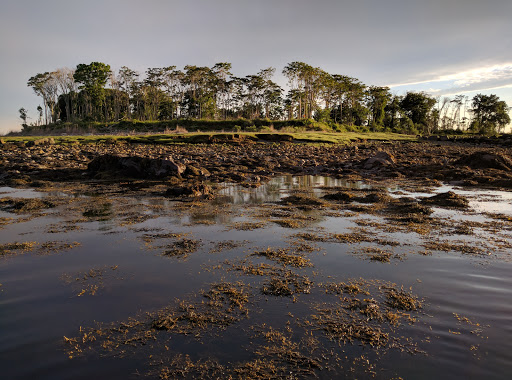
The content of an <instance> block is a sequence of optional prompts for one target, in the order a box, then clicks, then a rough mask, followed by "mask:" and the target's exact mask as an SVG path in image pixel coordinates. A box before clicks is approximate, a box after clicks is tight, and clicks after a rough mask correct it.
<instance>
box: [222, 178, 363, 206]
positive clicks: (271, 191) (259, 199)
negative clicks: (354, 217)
mask: <svg viewBox="0 0 512 380" xmlns="http://www.w3.org/2000/svg"><path fill="white" fill-rule="evenodd" d="M327 187H329V188H335V187H342V188H347V189H365V188H370V186H369V185H367V184H365V183H364V182H362V181H347V180H345V179H339V178H331V177H324V176H298V177H297V176H291V175H288V176H278V177H274V178H272V179H271V180H270V181H269V182H266V183H263V184H261V186H258V187H248V186H243V185H239V184H224V187H223V188H222V189H221V190H220V191H219V198H218V199H217V202H220V203H231V204H236V205H241V204H262V203H271V202H279V201H280V200H281V199H283V198H284V197H287V196H289V195H290V194H291V193H293V192H294V191H307V192H309V193H311V194H312V195H315V196H321V195H323V194H324V193H325V188H327Z"/></svg>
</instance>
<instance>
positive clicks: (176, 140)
mask: <svg viewBox="0 0 512 380" xmlns="http://www.w3.org/2000/svg"><path fill="white" fill-rule="evenodd" d="M361 140H374V141H396V140H409V141H414V140H416V137H415V136H410V135H401V134H396V133H382V132H368V133H359V132H298V133H293V132H292V133H277V132H273V133H254V132H241V133H218V132H206V133H201V132H195V133H168V134H139V135H81V136H75V135H73V136H46V137H41V136H15V137H3V138H2V141H3V142H4V143H9V142H11V143H25V144H29V145H30V144H36V145H37V144H41V145H44V144H53V143H55V144H65V145H67V144H96V143H120V142H125V143H131V144H187V143H188V144H211V143H220V144H222V143H242V142H258V141H259V142H288V143H326V144H347V143H350V142H352V141H361Z"/></svg>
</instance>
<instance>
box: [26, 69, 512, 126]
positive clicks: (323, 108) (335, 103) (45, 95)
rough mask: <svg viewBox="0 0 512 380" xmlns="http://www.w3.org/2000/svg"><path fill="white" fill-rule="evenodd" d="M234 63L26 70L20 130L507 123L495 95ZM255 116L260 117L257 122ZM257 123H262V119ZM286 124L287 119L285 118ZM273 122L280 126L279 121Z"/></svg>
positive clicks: (504, 110)
mask: <svg viewBox="0 0 512 380" xmlns="http://www.w3.org/2000/svg"><path fill="white" fill-rule="evenodd" d="M231 68H232V67H231V64H230V63H227V62H222V63H216V64H215V65H213V66H212V67H206V66H204V67H199V66H193V65H187V66H185V67H184V68H183V69H182V70H180V69H178V68H177V67H176V66H167V67H155V68H148V69H147V70H146V71H145V73H144V74H143V75H141V74H140V73H138V72H136V71H134V70H131V69H130V68H128V67H126V66H123V67H121V68H120V69H119V70H118V71H117V72H115V71H113V70H112V69H111V67H110V65H108V64H105V63H102V62H91V63H90V64H79V65H77V67H76V68H75V69H70V68H60V69H56V70H55V71H52V72H44V73H38V74H36V75H34V76H32V77H31V78H30V79H29V80H28V82H27V85H28V86H29V87H31V88H32V89H33V91H34V93H35V94H36V95H37V96H39V97H41V99H42V106H41V105H40V106H39V107H38V108H37V116H36V118H35V119H34V118H32V122H31V123H30V124H29V123H28V119H29V117H28V111H27V110H26V109H25V108H20V109H19V113H20V118H21V119H22V125H23V127H24V129H29V128H31V127H37V126H42V125H55V124H62V123H64V124H66V123H67V124H77V123H121V122H147V123H151V122H165V121H176V120H179V121H182V124H187V122H188V125H190V123H191V121H195V122H196V123H198V122H200V121H201V122H208V121H219V122H220V123H217V125H223V123H222V121H224V125H226V126H236V125H242V126H246V125H261V124H262V123H263V124H266V125H273V124H277V125H296V124H297V123H295V124H294V123H293V121H303V123H302V124H300V125H316V126H317V127H318V126H320V129H324V130H331V131H346V130H349V131H350V130H357V131H389V132H399V133H407V134H433V133H439V132H446V131H454V132H463V131H471V132H474V133H482V134H494V133H500V132H502V131H503V130H504V128H505V126H506V125H507V124H509V123H510V116H509V112H508V110H509V108H508V106H507V104H506V103H505V102H504V101H502V100H500V99H499V98H498V97H497V96H496V95H492V94H491V95H483V94H478V95H476V96H475V97H473V98H472V99H469V98H468V97H467V96H464V95H457V96H455V97H454V98H449V97H432V96H430V95H428V94H427V93H424V92H408V93H407V94H405V95H395V94H392V93H391V91H390V89H389V88H388V87H380V86H372V85H366V84H364V83H362V82H361V81H360V80H359V79H357V78H353V77H350V76H346V75H340V74H330V73H328V72H326V71H324V70H322V69H321V68H318V67H313V66H311V65H308V64H306V63H304V62H291V63H289V64H287V65H286V66H285V67H284V69H283V70H282V74H283V76H284V77H286V79H287V80H288V89H287V91H286V92H285V90H284V89H283V88H282V87H280V86H279V85H278V84H277V83H276V82H274V81H273V76H274V74H275V68H272V67H269V68H265V69H262V70H260V71H259V72H257V73H256V74H250V75H246V76H244V77H237V76H234V75H233V74H232V73H231ZM258 120H259V122H257V121H258ZM261 120H263V122H262V121H261ZM283 121H284V122H286V123H284V124H283ZM278 122H280V123H278Z"/></svg>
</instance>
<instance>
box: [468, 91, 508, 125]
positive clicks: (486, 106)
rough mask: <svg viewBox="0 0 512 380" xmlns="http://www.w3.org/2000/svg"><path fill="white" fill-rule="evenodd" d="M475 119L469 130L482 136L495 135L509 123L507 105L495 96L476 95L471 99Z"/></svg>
mask: <svg viewBox="0 0 512 380" xmlns="http://www.w3.org/2000/svg"><path fill="white" fill-rule="evenodd" d="M472 105H473V109H472V112H473V114H474V115H475V119H474V120H473V123H472V124H471V127H470V129H471V130H472V131H474V132H478V133H482V134H495V133H498V132H500V131H501V130H502V129H503V128H504V127H505V125H507V124H508V123H510V116H509V113H508V106H507V103H505V102H504V101H502V100H500V99H499V97H498V96H496V95H482V94H478V95H476V96H475V97H474V98H473V103H472Z"/></svg>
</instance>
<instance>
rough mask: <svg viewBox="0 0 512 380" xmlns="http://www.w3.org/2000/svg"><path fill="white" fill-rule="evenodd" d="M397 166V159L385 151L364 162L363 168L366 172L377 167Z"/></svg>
mask: <svg viewBox="0 0 512 380" xmlns="http://www.w3.org/2000/svg"><path fill="white" fill-rule="evenodd" d="M394 164H395V158H394V157H393V156H392V155H391V154H389V153H388V152H385V151H383V150H381V151H378V152H377V153H376V154H375V155H374V156H373V157H370V158H368V159H367V160H366V161H365V162H364V166H363V168H364V169H366V170H369V169H373V168H375V167H382V166H392V165H394Z"/></svg>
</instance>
